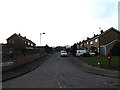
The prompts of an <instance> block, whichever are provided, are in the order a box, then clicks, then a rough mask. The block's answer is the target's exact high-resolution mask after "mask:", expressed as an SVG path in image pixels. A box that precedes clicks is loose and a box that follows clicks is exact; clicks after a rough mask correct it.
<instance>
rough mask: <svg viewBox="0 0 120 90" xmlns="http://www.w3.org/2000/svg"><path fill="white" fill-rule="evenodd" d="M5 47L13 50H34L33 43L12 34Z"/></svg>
mask: <svg viewBox="0 0 120 90" xmlns="http://www.w3.org/2000/svg"><path fill="white" fill-rule="evenodd" d="M6 40H7V45H9V46H10V47H14V48H25V49H34V48H35V45H36V44H35V43H34V42H32V41H31V40H29V39H27V38H26V37H23V36H21V35H20V34H16V33H14V34H13V35H12V36H10V37H9V38H7V39H6Z"/></svg>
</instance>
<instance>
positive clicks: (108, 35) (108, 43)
mask: <svg viewBox="0 0 120 90" xmlns="http://www.w3.org/2000/svg"><path fill="white" fill-rule="evenodd" d="M119 41H120V31H118V30H116V29H115V28H113V27H111V28H109V29H108V30H107V31H105V32H101V34H100V35H99V42H100V43H99V47H100V55H104V56H106V55H107V54H108V53H110V50H111V49H112V47H113V46H114V44H115V43H117V42H119Z"/></svg>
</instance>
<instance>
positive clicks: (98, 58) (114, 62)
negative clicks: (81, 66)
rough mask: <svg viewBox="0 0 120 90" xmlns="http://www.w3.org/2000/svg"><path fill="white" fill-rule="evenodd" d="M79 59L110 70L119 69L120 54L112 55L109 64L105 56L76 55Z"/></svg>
mask: <svg viewBox="0 0 120 90" xmlns="http://www.w3.org/2000/svg"><path fill="white" fill-rule="evenodd" d="M77 58H78V59H79V60H81V61H84V62H86V63H87V64H88V65H92V66H97V67H100V68H105V69H110V70H120V61H119V62H118V60H120V56H112V59H111V65H109V60H107V57H106V56H95V57H77ZM98 62H100V64H98Z"/></svg>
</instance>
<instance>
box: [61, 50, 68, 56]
mask: <svg viewBox="0 0 120 90" xmlns="http://www.w3.org/2000/svg"><path fill="white" fill-rule="evenodd" d="M60 55H61V56H62V57H63V56H68V54H67V52H66V51H60Z"/></svg>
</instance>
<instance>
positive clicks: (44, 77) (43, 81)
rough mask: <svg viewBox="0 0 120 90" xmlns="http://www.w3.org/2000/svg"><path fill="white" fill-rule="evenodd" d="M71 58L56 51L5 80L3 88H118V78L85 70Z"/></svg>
mask: <svg viewBox="0 0 120 90" xmlns="http://www.w3.org/2000/svg"><path fill="white" fill-rule="evenodd" d="M70 59H73V58H71V57H60V53H56V54H54V55H53V56H52V57H50V58H49V59H48V60H47V61H46V62H45V63H43V64H42V65H41V66H39V67H38V68H36V69H35V70H33V71H32V72H29V73H27V74H25V75H22V76H20V77H17V78H14V79H11V80H8V81H5V82H3V84H2V85H3V88H118V87H117V86H116V85H118V79H116V78H110V77H104V76H99V75H93V74H90V73H87V72H84V71H82V70H81V69H80V68H78V67H76V66H75V65H74V64H72V63H71V62H70Z"/></svg>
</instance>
